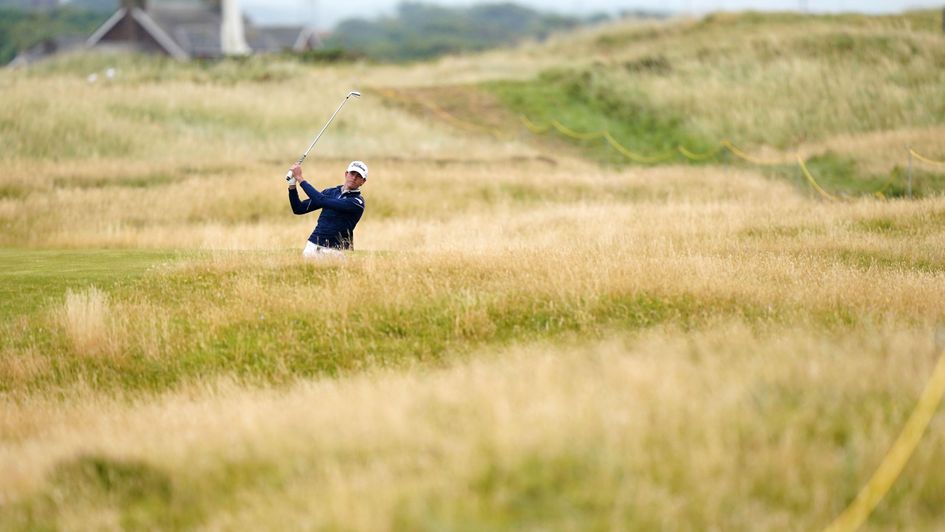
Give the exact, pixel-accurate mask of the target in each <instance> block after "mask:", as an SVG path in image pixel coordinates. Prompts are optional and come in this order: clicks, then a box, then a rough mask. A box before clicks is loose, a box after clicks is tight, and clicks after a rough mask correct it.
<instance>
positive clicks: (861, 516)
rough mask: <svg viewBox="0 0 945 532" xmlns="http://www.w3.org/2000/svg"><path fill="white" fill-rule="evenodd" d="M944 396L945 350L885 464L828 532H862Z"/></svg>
mask: <svg viewBox="0 0 945 532" xmlns="http://www.w3.org/2000/svg"><path fill="white" fill-rule="evenodd" d="M943 395H945V350H943V351H942V354H941V355H939V358H938V363H937V364H936V365H935V369H933V370H932V376H931V377H929V382H928V384H926V385H925V390H923V391H922V395H921V396H919V402H918V403H917V404H916V406H915V409H914V410H913V411H912V414H911V415H910V416H909V419H908V421H906V426H905V427H903V429H902V432H901V433H899V437H898V438H896V441H895V443H893V445H892V447H891V448H890V449H889V452H888V453H886V456H885V457H884V458H883V461H882V462H881V463H880V464H879V467H878V468H876V472H875V473H873V476H872V478H870V480H869V482H867V483H866V485H865V486H863V489H861V490H860V493H859V494H858V495H857V496H856V499H854V500H853V502H852V503H850V506H848V507H847V509H846V510H844V511H843V513H841V514H840V515H839V516H837V518H836V519H834V521H833V523H830V526H828V527H827V528H826V529H825V530H826V532H851V531H853V530H856V529H857V528H859V527H860V526H861V525H862V524H863V523H864V522H866V519H867V518H868V517H869V516H870V514H871V513H872V512H873V510H874V509H875V508H876V505H877V504H879V501H880V500H881V499H882V498H883V497H884V496H885V495H886V493H887V492H888V491H889V488H891V487H892V485H893V483H894V482H896V479H897V478H899V475H900V474H901V473H902V469H903V468H904V467H905V465H906V462H908V461H909V458H910V457H911V456H912V453H913V452H914V451H915V448H916V446H917V445H918V444H919V440H920V439H922V434H923V433H924V432H925V429H926V428H927V427H928V426H929V421H931V420H932V416H933V415H934V414H935V411H936V410H938V407H939V404H941V402H942V396H943Z"/></svg>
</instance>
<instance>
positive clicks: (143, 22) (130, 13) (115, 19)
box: [86, 7, 190, 59]
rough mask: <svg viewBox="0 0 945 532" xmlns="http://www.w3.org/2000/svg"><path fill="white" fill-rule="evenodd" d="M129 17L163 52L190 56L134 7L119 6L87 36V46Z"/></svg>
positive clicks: (152, 20) (178, 56) (182, 57)
mask: <svg viewBox="0 0 945 532" xmlns="http://www.w3.org/2000/svg"><path fill="white" fill-rule="evenodd" d="M129 17H130V19H131V21H132V22H134V23H136V24H138V26H139V27H140V28H142V29H143V30H144V31H145V32H147V34H148V35H149V36H150V37H151V38H152V39H154V41H155V42H156V43H157V44H158V46H160V47H161V48H162V49H163V50H164V52H165V53H167V54H168V55H170V56H171V57H174V58H176V59H187V58H188V57H190V54H188V53H187V52H186V51H185V50H184V49H183V48H181V46H180V45H179V44H178V43H177V42H176V41H175V40H174V39H173V38H172V37H171V36H170V35H168V33H167V32H166V31H165V30H164V29H163V28H162V27H161V26H160V25H159V24H158V23H157V22H155V20H154V19H153V18H151V16H150V15H148V13H146V12H145V11H143V10H141V9H139V8H137V7H135V8H132V9H131V10H128V9H127V8H124V7H122V8H119V9H118V11H116V12H115V14H114V15H112V16H111V18H109V19H108V20H106V21H105V23H104V24H102V25H101V26H100V27H99V28H98V29H97V30H95V33H93V34H92V36H91V37H89V39H88V41H86V45H87V46H95V45H96V44H98V43H99V42H102V40H103V39H105V38H106V37H107V36H108V34H109V32H110V31H112V30H114V29H115V28H116V27H117V26H118V25H119V23H120V22H122V21H123V20H126V19H128V18H129Z"/></svg>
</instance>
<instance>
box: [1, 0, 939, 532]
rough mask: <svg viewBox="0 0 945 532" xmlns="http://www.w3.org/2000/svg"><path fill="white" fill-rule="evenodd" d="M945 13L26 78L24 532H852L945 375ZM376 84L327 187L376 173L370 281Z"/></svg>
mask: <svg viewBox="0 0 945 532" xmlns="http://www.w3.org/2000/svg"><path fill="white" fill-rule="evenodd" d="M934 16H935V15H933V14H932V13H929V12H918V13H910V14H906V15H902V16H896V17H854V16H837V17H800V16H793V15H758V14H750V13H749V14H739V15H716V16H713V17H709V18H706V19H702V20H691V21H690V20H681V21H671V22H667V23H661V24H656V25H654V24H631V23H622V24H615V25H613V26H608V27H604V28H598V29H594V30H592V31H584V32H580V33H576V34H570V35H567V36H558V37H556V38H554V39H552V40H550V41H549V42H546V43H541V44H539V43H532V44H526V45H522V46H521V47H519V48H516V49H513V50H501V51H496V52H489V53H485V54H481V55H475V56H463V57H452V58H445V59H441V60H437V61H433V62H427V63H418V64H411V65H372V64H366V63H353V64H336V65H314V66H313V65H310V64H304V63H300V62H297V61H294V60H291V59H266V60H260V59H249V60H245V61H227V62H222V63H217V64H190V65H186V64H175V63H171V62H164V61H160V60H157V59H147V58H137V57H123V56H95V55H80V56H74V57H68V58H64V59H61V60H56V61H54V62H50V63H46V64H42V65H38V66H37V67H35V68H32V69H29V70H23V71H6V72H2V73H0V98H2V102H3V105H2V106H0V166H2V173H0V228H2V231H0V246H2V248H0V279H2V282H0V296H2V297H0V318H2V321H0V530H26V529H64V530H72V529H83V530H87V529H95V530H110V529H148V530H154V529H162V530H163V529H191V528H199V529H207V530H230V529H241V530H246V529H269V530H284V529H344V530H481V529H488V530H492V529H495V530H522V529H525V530H549V529H550V530H602V529H618V530H620V529H630V530H652V529H669V530H704V529H724V530H784V529H792V530H793V529H797V530H810V529H818V528H822V527H824V526H826V525H828V524H829V523H830V522H831V521H832V520H833V519H834V518H835V517H836V516H837V515H838V514H840V512H842V511H843V510H844V508H846V507H847V506H848V505H849V504H850V502H851V501H852V500H853V499H854V497H855V496H856V495H857V492H858V491H859V490H860V488H861V487H862V486H863V485H864V484H865V483H866V482H867V481H868V480H869V478H870V476H871V475H872V474H873V472H874V470H875V469H876V468H877V466H878V465H879V463H880V461H881V460H882V459H883V457H884V456H885V455H886V453H887V451H888V450H889V447H890V445H891V444H892V442H893V441H894V440H895V438H896V437H897V435H898V434H899V432H900V431H901V430H902V427H903V425H904V424H905V422H906V419H907V418H908V417H909V415H910V413H911V412H912V410H913V408H914V406H915V404H916V400H917V398H918V397H919V394H920V393H921V391H922V390H923V387H924V386H925V384H926V382H927V380H928V378H929V375H930V373H931V371H932V368H933V366H934V365H935V363H936V361H937V360H938V357H939V354H940V353H941V352H942V350H943V349H945V228H943V227H945V196H943V195H942V193H941V191H942V190H945V168H939V167H936V166H935V165H931V164H926V165H922V164H921V163H920V162H918V161H913V162H914V165H915V166H914V168H913V177H914V190H913V195H912V197H907V195H906V191H905V190H906V189H905V188H904V186H905V185H904V181H903V180H904V179H905V176H906V169H907V161H908V151H907V150H908V148H910V147H911V148H914V149H915V150H917V151H918V152H920V153H922V154H924V155H925V156H927V157H929V158H932V159H933V160H940V161H941V160H945V141H943V139H945V100H943V99H942V97H941V95H942V94H945V46H943V37H942V35H941V34H940V33H937V32H938V31H939V29H940V27H941V21H940V19H935V18H934ZM108 66H115V67H116V68H117V69H118V72H119V75H118V76H117V77H116V78H115V79H113V80H108V79H104V78H102V79H100V81H99V82H97V83H94V84H91V83H89V82H87V81H86V76H87V75H88V74H89V73H92V72H97V71H101V70H103V69H104V68H106V67H108ZM352 89H359V90H361V91H362V92H363V93H364V97H363V98H361V99H360V100H357V101H353V102H350V103H349V104H348V106H347V107H346V108H345V109H344V110H343V111H342V114H341V115H339V117H338V119H337V120H336V121H335V123H334V124H333V125H332V127H331V129H330V130H329V131H328V133H326V135H325V137H323V139H322V140H321V141H320V142H319V145H318V146H317V148H316V150H315V151H314V152H313V155H312V156H310V158H309V159H308V160H307V161H306V163H305V173H306V175H307V176H308V177H309V179H310V180H312V181H313V182H314V183H315V184H316V186H320V187H327V186H331V185H335V184H337V183H339V182H340V180H341V178H342V174H343V170H344V167H345V165H346V163H347V162H348V161H349V160H350V159H355V158H357V159H363V160H365V161H366V162H368V164H369V165H370V167H371V174H370V180H369V181H368V183H367V185H366V186H365V197H366V201H367V205H368V206H367V211H366V215H365V217H364V219H363V221H362V222H361V223H360V225H359V226H358V229H357V233H356V238H355V242H356V247H357V249H356V251H354V252H352V253H351V254H349V256H348V258H347V260H345V261H344V262H343V263H336V262H333V263H305V262H303V261H302V260H301V258H300V250H301V248H302V246H303V244H304V241H305V238H306V237H307V236H308V234H309V232H310V231H311V229H312V227H313V225H314V222H315V218H314V216H311V215H309V216H304V217H295V216H293V215H292V214H291V211H290V209H289V205H288V201H287V198H286V192H285V185H284V182H283V180H282V176H283V175H284V173H285V170H286V167H287V166H288V165H289V164H290V163H291V162H292V161H293V159H294V158H295V157H297V156H298V153H299V152H300V151H301V150H302V149H304V148H305V146H306V145H307V143H308V142H309V140H310V138H311V135H312V134H314V133H315V132H316V131H317V130H318V128H320V127H321V124H322V123H323V122H324V120H325V119H326V118H327V116H328V115H329V114H330V113H331V111H332V110H333V109H334V108H335V107H336V106H337V104H338V103H339V102H340V100H341V98H343V96H344V95H345V94H346V93H347V91H348V90H352ZM628 109H629V110H630V111H628ZM523 114H524V115H525V116H527V117H528V118H530V119H534V120H536V121H539V122H548V121H550V120H554V119H560V120H562V121H565V120H566V121H567V123H568V124H569V125H570V126H571V127H574V128H575V129H578V130H580V131H592V130H595V129H601V128H607V129H610V130H612V131H614V132H615V135H618V136H619V138H620V139H621V141H622V142H625V143H626V145H628V146H632V147H633V148H634V149H636V150H640V151H641V152H645V151H647V150H657V149H662V148H665V147H675V145H676V143H690V144H688V147H691V148H692V149H696V148H702V149H705V148H706V147H710V146H712V145H714V144H715V143H717V142H719V141H721V140H722V139H730V140H732V141H733V142H735V143H737V144H738V146H739V147H740V148H742V149H744V150H745V151H746V152H749V153H752V154H760V155H763V156H765V157H766V158H768V159H774V160H776V161H781V162H779V163H778V164H776V165H773V166H761V165H754V164H751V163H749V162H746V161H741V160H739V159H737V158H734V157H731V156H726V157H719V158H717V159H713V160H709V161H706V162H691V161H686V160H684V159H674V160H671V161H667V162H665V163H662V164H658V165H641V164H633V163H631V162H629V161H626V160H623V159H621V158H620V157H619V154H616V153H615V152H613V151H608V149H607V147H606V146H603V145H601V144H600V142H596V143H595V141H591V140H587V141H580V140H573V139H568V138H566V137H564V136H561V135H556V134H554V132H550V133H546V134H542V135H537V134H533V133H531V132H529V131H528V130H527V129H526V128H524V127H523V125H522V122H521V120H520V117H521V115H523ZM635 117H636V118H639V121H635V120H636V118H635ZM640 124H644V125H645V127H643V126H641V125H640ZM477 130H478V131H477ZM796 152H799V153H800V154H801V155H802V157H803V158H804V159H805V160H808V161H809V163H810V168H811V170H812V171H813V172H814V173H815V175H816V178H817V179H818V181H819V182H820V183H821V184H822V185H823V186H824V187H825V188H826V189H827V191H828V192H829V193H830V194H831V195H832V196H834V197H836V198H837V200H836V201H827V200H825V199H823V198H822V197H820V196H819V195H817V194H816V193H814V192H813V191H812V189H811V188H810V187H809V186H808V185H807V183H806V182H805V181H804V179H803V177H802V175H801V174H800V172H799V170H798V168H797V166H796V165H795V164H793V162H792V161H794V157H795V153H796ZM890 179H892V180H893V181H894V186H892V187H891V188H887V189H886V192H887V194H885V197H884V198H878V197H877V196H875V195H873V194H871V193H870V192H872V191H873V189H874V187H875V186H878V185H880V184H882V183H884V182H887V181H889V180H890ZM943 464H945V417H943V416H942V415H941V413H940V414H939V415H937V416H936V417H934V418H933V419H932V422H931V424H930V426H929V427H928V429H927V431H926V433H925V435H924V437H923V438H922V440H921V441H920V443H919V445H918V447H917V448H916V450H915V452H914V454H913V456H912V457H911V460H910V461H909V462H908V465H907V466H906V468H905V469H904V471H903V472H902V474H901V475H900V476H899V478H898V480H897V481H896V482H895V484H894V485H893V487H892V489H891V490H890V492H889V493H888V494H887V495H886V496H885V497H884V498H883V500H882V501H881V502H880V504H879V506H878V507H877V508H876V510H875V511H874V512H873V513H872V515H871V516H870V517H869V520H868V521H867V522H866V525H865V528H866V529H869V530H940V529H942V528H943V527H945V512H943V508H945V475H943V474H942V473H941V471H942V470H943Z"/></svg>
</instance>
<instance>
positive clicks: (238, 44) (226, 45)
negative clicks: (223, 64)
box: [220, 0, 252, 55]
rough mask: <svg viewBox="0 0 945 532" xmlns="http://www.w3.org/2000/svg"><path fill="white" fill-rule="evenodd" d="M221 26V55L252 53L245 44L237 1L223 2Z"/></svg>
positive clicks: (224, 0)
mask: <svg viewBox="0 0 945 532" xmlns="http://www.w3.org/2000/svg"><path fill="white" fill-rule="evenodd" d="M221 24H222V27H221V28H220V48H222V50H223V55H247V54H249V53H250V52H251V51H252V50H250V49H249V45H248V44H246V35H245V33H244V31H243V11H242V10H241V9H240V6H239V1H238V0H223V16H222V17H221Z"/></svg>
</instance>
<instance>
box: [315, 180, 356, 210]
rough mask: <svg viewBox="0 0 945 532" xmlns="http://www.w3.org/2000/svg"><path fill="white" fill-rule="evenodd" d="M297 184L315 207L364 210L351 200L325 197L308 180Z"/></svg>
mask: <svg viewBox="0 0 945 532" xmlns="http://www.w3.org/2000/svg"><path fill="white" fill-rule="evenodd" d="M299 185H300V186H301V187H302V190H304V191H305V193H306V194H308V197H309V201H311V202H312V205H313V206H314V208H315V209H319V208H325V207H328V208H329V209H335V210H336V211H344V212H360V211H363V210H364V207H363V206H361V205H358V204H357V203H355V202H353V201H351V200H343V199H336V198H329V197H326V196H325V195H324V194H322V193H321V192H319V191H317V190H315V187H313V186H312V185H311V184H309V182H308V181H302V182H301V183H299Z"/></svg>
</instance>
